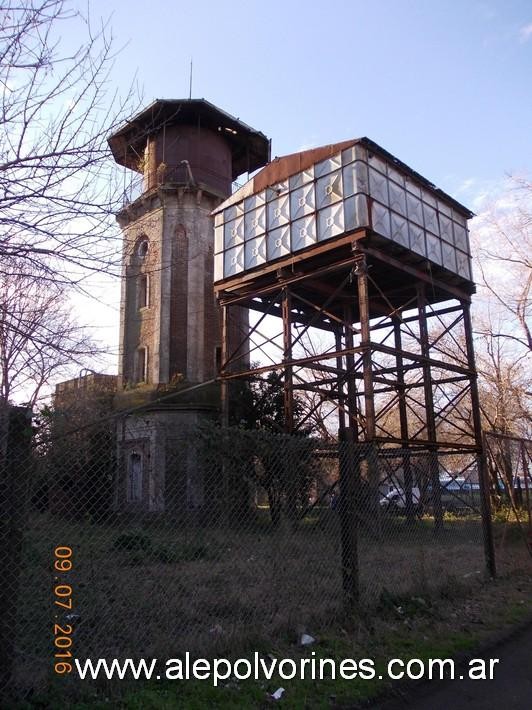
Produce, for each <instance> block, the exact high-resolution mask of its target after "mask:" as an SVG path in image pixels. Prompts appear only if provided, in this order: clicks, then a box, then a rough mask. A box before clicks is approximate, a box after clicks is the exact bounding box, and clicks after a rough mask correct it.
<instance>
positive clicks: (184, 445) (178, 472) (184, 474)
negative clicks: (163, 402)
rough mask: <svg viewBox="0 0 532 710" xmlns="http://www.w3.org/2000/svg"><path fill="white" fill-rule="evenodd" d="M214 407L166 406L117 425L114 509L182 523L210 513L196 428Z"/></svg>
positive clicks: (210, 416)
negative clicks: (116, 473)
mask: <svg viewBox="0 0 532 710" xmlns="http://www.w3.org/2000/svg"><path fill="white" fill-rule="evenodd" d="M217 416H218V411H217V409H216V408H213V407H209V406H197V405H182V406H176V405H168V406H167V407H163V408H155V407H154V408H149V409H147V410H144V411H142V412H141V413H137V414H127V415H124V416H123V417H122V418H121V419H120V420H119V422H118V431H117V446H118V452H117V455H118V475H117V479H116V491H115V510H116V511H117V512H118V513H122V514H133V513H134V514H135V515H138V514H139V513H145V514H147V515H160V514H165V515H166V516H168V517H171V518H175V519H176V520H178V519H182V520H183V521H186V520H189V519H190V517H191V516H193V517H202V516H203V514H204V513H205V512H206V510H207V509H208V508H209V500H208V498H209V496H208V493H207V491H206V482H205V480H204V468H205V467H204V465H203V462H202V458H201V451H200V441H199V438H198V428H199V426H200V424H201V422H202V421H205V420H211V421H212V420H213V419H215V418H216V417H217Z"/></svg>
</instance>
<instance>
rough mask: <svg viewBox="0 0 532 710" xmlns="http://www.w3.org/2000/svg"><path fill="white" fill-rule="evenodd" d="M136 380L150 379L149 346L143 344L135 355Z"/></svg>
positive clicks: (144, 380) (145, 380)
mask: <svg viewBox="0 0 532 710" xmlns="http://www.w3.org/2000/svg"><path fill="white" fill-rule="evenodd" d="M135 360H136V362H135V380H136V381H137V382H138V383H140V382H147V381H148V348H147V347H145V346H142V347H140V348H138V349H137V352H136V355H135Z"/></svg>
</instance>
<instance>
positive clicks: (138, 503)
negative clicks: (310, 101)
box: [109, 99, 270, 511]
mask: <svg viewBox="0 0 532 710" xmlns="http://www.w3.org/2000/svg"><path fill="white" fill-rule="evenodd" d="M109 145H110V147H111V150H112V153H113V156H114V159H115V160H116V162H117V163H118V164H119V165H122V166H124V168H126V169H129V170H132V171H135V172H137V173H140V174H141V175H142V180H143V184H142V192H141V194H140V196H139V197H138V198H137V199H135V200H133V201H131V202H129V204H127V205H126V206H125V207H124V208H123V209H122V210H121V211H120V212H119V214H118V215H117V220H118V222H119V224H120V226H121V228H122V230H123V234H124V246H123V255H122V276H123V278H122V293H121V310H120V355H119V372H118V377H119V384H118V395H117V398H116V401H117V407H119V408H130V407H131V406H139V405H141V406H142V405H144V407H143V409H142V415H136V416H129V417H126V419H125V420H124V422H123V426H122V427H121V432H119V440H120V444H119V449H120V451H119V458H120V461H121V474H120V476H119V483H118V488H117V506H118V507H119V508H122V507H125V508H129V509H131V508H133V509H139V508H140V509H143V510H148V511H161V510H165V509H166V510H167V509H168V507H169V490H170V488H171V489H172V491H173V493H172V496H171V497H172V500H173V501H174V503H173V504H172V507H174V508H175V507H177V508H179V507H182V506H185V507H201V505H202V482H201V481H199V480H197V476H196V474H195V473H194V469H195V467H194V464H193V458H194V454H193V452H191V451H190V447H188V444H187V442H188V440H189V438H190V431H191V429H192V428H193V427H195V426H196V424H197V422H198V420H199V419H200V418H201V417H202V416H205V415H208V414H209V413H211V415H212V412H213V410H216V408H217V405H218V401H217V390H216V389H215V388H213V389H211V390H210V391H209V389H208V388H203V389H200V390H198V394H190V395H187V396H186V397H177V398H176V399H171V398H170V399H169V398H168V396H167V395H168V392H169V391H170V392H171V391H172V389H173V388H174V387H175V388H177V389H179V388H181V389H182V388H183V387H187V386H189V385H194V384H198V383H203V382H206V381H209V380H211V379H212V378H214V376H215V374H216V370H217V359H219V356H220V345H221V333H220V322H219V317H218V307H217V305H216V300H215V297H214V293H213V280H214V274H213V254H214V225H213V219H212V217H211V212H212V211H213V210H214V209H215V208H216V207H217V206H218V205H219V204H220V203H221V202H222V201H223V200H225V199H227V197H228V196H230V194H231V189H232V184H233V181H234V180H235V179H236V178H237V177H238V176H239V175H241V174H243V173H249V172H252V171H254V170H256V169H257V168H260V167H262V166H263V165H264V164H265V163H266V162H267V161H268V159H269V147H270V146H269V141H268V139H267V138H266V136H264V135H263V134H262V133H260V132H258V131H256V130H254V129H252V128H250V127H249V126H247V125H246V124H244V123H242V122H241V121H240V120H238V119H236V118H234V117H232V116H230V115H228V114H227V113H225V112H224V111H221V110H220V109H218V108H217V107H216V106H213V105H212V104H210V103H209V102H208V101H205V100H204V99H188V100H184V99H177V100H157V101H155V102H154V103H153V104H151V105H150V106H148V107H147V108H146V109H145V110H143V111H142V112H141V113H139V114H138V115H137V116H135V117H134V118H132V119H131V120H130V121H128V122H127V124H126V125H125V126H123V127H122V128H121V129H120V130H118V131H117V132H116V133H114V134H113V135H112V136H111V137H110V138H109ZM246 329H247V311H245V310H244V309H242V310H241V314H240V317H239V318H238V319H237V320H236V321H235V323H234V325H233V331H234V332H233V334H232V337H233V338H234V341H235V342H240V341H241V340H242V336H243V335H244V336H245V333H246ZM229 337H231V335H230V336H229ZM161 396H163V397H164V399H163V401H162V402H161ZM176 467H177V468H176ZM170 469H171V472H170ZM170 478H171V480H170Z"/></svg>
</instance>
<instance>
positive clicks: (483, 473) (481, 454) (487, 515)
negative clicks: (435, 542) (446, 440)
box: [462, 301, 497, 577]
mask: <svg viewBox="0 0 532 710" xmlns="http://www.w3.org/2000/svg"><path fill="white" fill-rule="evenodd" d="M462 312H463V317H464V334H465V341H466V351H467V362H468V366H469V370H470V375H469V390H470V396H471V413H472V416H473V431H474V434H475V445H476V449H477V465H478V469H479V470H478V473H479V476H478V482H479V486H480V509H481V513H482V532H483V536H484V554H485V556H486V566H487V568H488V572H489V574H490V576H491V577H495V575H496V573H497V570H496V566H495V546H494V544H493V526H492V520H491V503H490V490H489V477H488V466H487V461H486V440H485V437H484V436H483V434H482V422H481V420H480V399H479V396H478V385H477V372H476V369H475V351H474V347H473V325H472V323H471V311H470V304H469V303H467V302H466V301H463V302H462Z"/></svg>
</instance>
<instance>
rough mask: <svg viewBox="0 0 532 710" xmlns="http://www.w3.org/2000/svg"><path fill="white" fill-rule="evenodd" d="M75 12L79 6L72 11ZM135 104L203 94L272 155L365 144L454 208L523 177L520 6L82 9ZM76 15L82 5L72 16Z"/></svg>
mask: <svg viewBox="0 0 532 710" xmlns="http://www.w3.org/2000/svg"><path fill="white" fill-rule="evenodd" d="M80 7H82V5H81V4H80ZM90 7H91V14H92V16H93V18H97V17H99V16H102V17H108V16H109V15H110V14H111V24H112V27H113V34H114V36H115V38H116V42H117V45H126V46H125V48H124V49H123V51H122V53H121V54H120V55H119V57H118V59H117V63H116V66H115V71H114V74H113V76H112V77H111V80H112V82H113V83H114V84H115V85H117V86H120V85H122V86H124V85H127V84H128V82H129V80H130V78H131V76H132V75H133V73H134V72H136V73H137V78H138V82H139V84H140V85H141V86H142V88H143V95H144V100H145V103H149V102H150V101H151V100H152V99H154V98H181V97H187V96H188V90H189V63H190V58H191V57H192V58H193V63H194V69H193V90H192V95H193V97H204V98H206V99H208V100H209V101H212V102H213V103H215V104H217V105H219V106H220V107H221V108H223V109H225V110H226V111H228V112H229V113H232V114H234V115H235V116H238V117H240V118H241V119H242V120H243V121H245V122H246V123H249V124H250V125H252V126H253V127H254V128H257V129H259V130H262V131H263V132H264V133H266V135H268V136H269V137H270V138H271V139H272V150H273V154H274V155H282V154H284V153H289V152H293V151H295V150H299V149H301V148H302V147H308V146H312V145H321V144H325V143H331V142H336V141H338V140H342V139H345V138H351V137H355V136H361V135H367V136H369V137H370V138H372V139H373V140H375V141H377V142H378V143H380V144H381V145H383V147H385V148H386V149H388V150H389V151H390V152H392V153H394V154H395V155H396V156H397V157H399V158H400V159H401V160H403V161H404V162H406V163H408V164H409V165H411V166H412V167H413V168H414V169H416V170H418V171H419V172H421V173H422V174H424V175H425V176H426V177H428V178H429V179H431V180H432V181H433V182H435V183H436V184H437V185H438V186H439V187H442V188H444V189H446V190H447V191H449V192H450V193H451V194H454V195H455V196H456V197H458V198H459V199H461V200H462V201H464V202H466V203H467V201H468V200H470V201H471V200H473V199H474V198H475V195H477V194H478V193H479V192H481V191H484V190H485V189H486V186H488V187H489V186H490V185H492V184H493V185H494V184H496V183H497V181H499V180H500V179H502V177H503V176H504V174H505V173H515V172H518V173H522V172H530V171H531V168H532V148H531V133H532V130H531V129H532V91H531V87H532V3H531V2H530V0H528V1H525V0H507V1H506V2H502V1H500V0H498V1H497V2H489V1H488V2H477V1H472V2H459V1H458V0H455V1H451V0H445V1H440V2H438V1H437V0H436V1H432V2H431V1H428V0H427V1H423V0H397V1H396V2H393V1H392V0H380V1H378V0H377V1H375V2H368V1H367V0H366V1H364V2H362V1H360V0H354V1H352V2H349V1H348V0H329V1H328V2H324V3H318V2H315V3H311V2H308V0H307V2H301V1H300V0H293V1H290V0H285V1H284V2H280V1H278V0H270V1H269V2H264V1H258V0H247V1H246V2H241V1H231V0H229V1H227V2H225V3H223V2H219V0H217V1H216V2H214V1H212V2H211V1H209V0H203V2H201V1H200V2H184V1H183V0H178V1H177V2H175V1H174V2H171V1H165V0H151V1H150V2H135V1H134V0H133V1H129V2H126V1H125V0H114V2H113V1H112V2H108V1H107V2H104V0H92V1H91V5H90ZM83 9H84V8H83Z"/></svg>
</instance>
